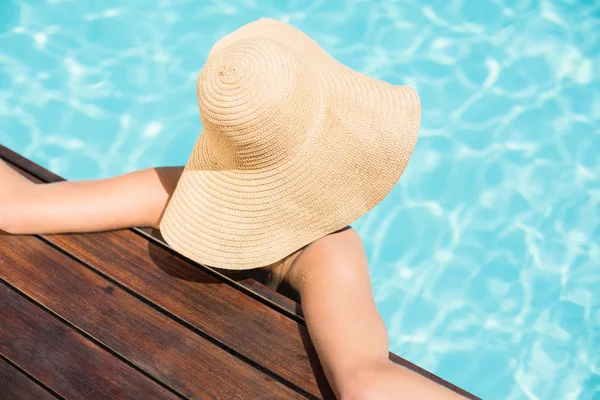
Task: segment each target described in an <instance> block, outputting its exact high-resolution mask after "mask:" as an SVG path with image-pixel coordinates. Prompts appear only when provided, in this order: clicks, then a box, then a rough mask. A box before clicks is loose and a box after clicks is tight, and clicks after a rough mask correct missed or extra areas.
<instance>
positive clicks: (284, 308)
mask: <svg viewBox="0 0 600 400" xmlns="http://www.w3.org/2000/svg"><path fill="white" fill-rule="evenodd" d="M0 157H4V158H5V159H7V160H8V161H9V162H11V163H13V164H14V165H16V166H18V167H20V168H21V169H24V168H26V169H27V170H28V171H29V172H33V173H35V175H37V176H39V177H40V178H41V180H43V181H47V182H50V181H59V180H63V179H62V178H60V177H59V176H57V175H55V174H53V173H52V172H50V171H47V170H46V169H44V168H42V167H40V166H38V165H37V164H35V163H33V162H31V161H29V160H27V159H25V158H23V157H21V156H19V155H18V154H16V153H14V152H12V151H10V150H9V149H6V148H3V147H2V146H1V145H0ZM24 173H25V174H26V175H29V176H31V175H30V174H28V172H24ZM40 178H37V177H33V179H34V180H38V181H39V180H40ZM130 232H137V233H138V234H140V235H143V236H144V237H146V238H147V239H148V240H149V241H151V242H152V243H155V244H157V245H158V246H159V247H160V248H162V249H165V250H166V251H167V252H168V254H171V255H173V257H174V259H176V260H178V263H181V262H183V263H187V266H182V265H180V266H178V267H177V268H184V269H188V268H189V266H190V265H192V266H197V267H198V268H200V269H203V270H207V271H208V272H209V273H212V274H213V275H214V276H217V277H218V278H220V279H222V280H223V281H224V282H228V283H230V284H231V283H232V280H234V284H233V285H232V287H234V288H236V289H240V287H241V288H242V289H243V290H245V291H246V292H247V293H248V292H249V293H252V294H254V295H255V296H254V297H255V298H260V299H263V300H265V299H266V300H267V303H266V304H269V303H270V305H271V306H272V308H273V309H275V310H278V311H280V312H282V313H284V314H285V315H287V316H288V317H290V318H291V319H292V320H293V321H295V322H297V323H298V325H297V328H296V329H298V331H297V333H295V334H292V340H290V338H289V337H288V338H285V339H281V340H282V341H285V343H287V345H288V346H287V347H291V348H292V350H293V349H294V348H296V349H297V345H298V344H299V343H300V341H298V340H297V337H298V336H299V337H300V339H301V342H302V345H303V346H304V348H305V351H306V358H305V359H300V361H299V363H300V364H304V367H302V365H300V366H299V368H298V367H295V369H296V370H295V371H294V374H292V375H294V376H298V377H301V379H299V381H300V384H299V387H301V388H302V389H304V390H307V391H308V392H310V393H313V394H315V393H318V392H319V391H320V393H321V395H323V396H325V397H326V398H329V397H330V396H333V394H332V392H331V388H330V387H329V384H328V383H327V381H326V379H325V376H324V374H323V372H322V368H321V365H320V363H319V362H318V358H317V357H316V353H315V352H314V348H313V346H312V342H311V341H310V338H309V335H308V332H307V331H306V328H305V325H306V324H305V321H304V316H303V314H302V308H301V306H300V304H298V303H297V302H296V301H294V300H292V299H289V298H286V297H284V296H282V295H281V294H280V293H277V292H275V291H273V290H272V289H271V288H268V287H266V286H264V285H262V284H261V283H260V282H257V281H256V280H254V279H251V278H247V277H246V276H245V274H244V273H245V272H246V271H230V272H225V273H222V271H224V270H218V269H216V270H215V269H212V268H210V267H207V266H203V265H199V264H196V263H194V262H192V261H190V260H188V259H186V258H185V257H183V256H181V255H179V254H178V253H176V252H174V251H173V250H171V249H170V248H169V247H168V245H167V244H166V243H165V242H164V240H162V238H161V237H160V235H157V234H156V233H154V234H153V233H152V232H147V231H146V232H144V231H143V230H141V229H133V230H123V231H118V232H105V233H101V234H97V235H106V236H102V238H104V237H109V235H110V237H111V240H117V238H116V237H114V236H112V235H115V234H117V235H121V236H122V237H121V239H120V241H121V247H122V250H123V251H125V250H126V248H127V247H128V246H127V243H130V242H133V241H135V238H134V237H133V236H132V235H131V234H130ZM124 235H129V236H124ZM90 236H91V235H89V234H86V235H52V236H47V237H46V238H47V239H48V240H50V241H52V242H53V243H54V244H56V245H57V246H59V247H62V248H64V249H65V250H66V251H74V252H75V253H76V254H77V256H78V257H81V258H82V260H84V261H85V262H86V263H89V264H90V265H92V266H93V267H94V268H97V269H98V270H99V271H102V272H103V273H108V274H109V275H110V274H111V273H112V271H108V270H105V267H106V266H107V265H106V262H103V253H101V252H95V251H94V250H93V249H89V248H88V246H89V244H90V243H89V242H88V239H89V238H90ZM77 240H79V243H76V242H75V241H77ZM101 240H103V239H101ZM96 241H98V239H96ZM123 246H124V247H125V248H123ZM152 249H153V247H152V245H150V244H149V245H148V253H150V252H151V251H153V250H152ZM85 250H89V251H88V252H87V253H86V254H81V252H82V251H85ZM136 256H137V257H138V261H140V262H141V263H142V264H141V265H146V266H147V265H152V264H153V260H151V259H152V258H153V257H150V256H149V254H141V258H139V257H140V254H137V255H136ZM161 258H162V259H163V261H164V260H165V257H161ZM168 260H169V257H168V256H166V261H168ZM136 265H139V264H136ZM191 273H192V275H193V274H194V273H193V272H191ZM240 275H241V276H240ZM144 276H146V275H144ZM130 278H131V277H129V278H128V279H130ZM136 279H139V278H136ZM144 279H145V278H144ZM155 279H156V281H155V283H158V284H160V283H164V284H166V285H167V286H169V285H170V282H169V281H167V282H165V281H164V279H167V280H168V279H169V278H168V277H165V276H160V277H155ZM171 280H172V279H171ZM134 282H136V283H138V284H139V283H144V282H143V279H142V282H140V281H139V280H134ZM238 284H239V285H238ZM124 285H125V286H127V283H124ZM236 285H237V286H236ZM151 286H152V285H151ZM211 286H213V285H211ZM132 290H139V288H138V289H135V288H132ZM148 290H150V288H146V292H148ZM165 290H172V288H165ZM167 293H170V292H167ZM154 294H156V293H154ZM144 296H147V294H146V295H144ZM190 296H191V297H190ZM194 296H195V297H198V293H197V292H196V291H191V292H190V291H188V293H187V294H186V296H185V298H184V299H187V300H190V301H191V302H193V301H194ZM202 296H204V293H202ZM217 297H218V296H217ZM146 298H148V299H149V300H150V301H154V302H156V301H157V300H156V299H155V297H153V296H152V293H151V294H150V297H146ZM282 298H283V299H284V300H282ZM181 299H182V298H181V297H180V298H178V299H170V300H175V301H176V302H178V301H180V300H181ZM158 302H160V301H158ZM171 305H173V303H171ZM175 306H176V309H171V308H170V306H169V305H166V306H165V304H162V307H165V309H166V310H169V311H170V312H173V314H176V315H180V314H178V312H179V311H178V310H177V308H181V307H183V309H185V308H186V307H190V305H182V304H177V303H175ZM184 319H185V318H184ZM186 321H187V322H189V323H190V324H192V325H193V326H195V327H196V328H198V329H202V328H201V326H198V324H197V323H195V322H194V321H193V320H189V319H188V320H186ZM271 332H273V331H271ZM288 332H289V331H288ZM263 335H264V333H263ZM248 337H249V338H254V337H255V336H254V335H249V336H248ZM267 343H269V340H267ZM271 343H273V342H271ZM275 343H278V342H275ZM271 347H272V346H269V351H272V348H271ZM275 350H277V349H275ZM238 351H239V350H238ZM241 351H242V354H244V353H243V349H242V350H241ZM296 351H297V350H296ZM262 352H264V349H263V351H262ZM259 354H261V353H260V352H259ZM267 355H268V353H267ZM247 356H248V357H251V355H248V354H247ZM277 357H279V358H277V360H281V359H282V358H281V357H286V355H285V354H280V355H278V356H277ZM288 357H289V356H288ZM389 358H390V360H392V361H394V362H396V363H398V364H400V365H403V366H404V367H406V368H409V369H411V370H413V371H415V372H417V373H419V374H421V375H423V376H425V377H427V378H429V379H431V380H433V381H435V382H437V383H438V384H440V385H443V386H445V387H447V388H449V389H451V390H453V391H455V392H457V393H459V394H461V395H463V396H465V397H466V398H470V399H477V397H476V396H474V395H472V394H470V393H468V392H466V391H465V390H463V389H461V388H459V387H457V386H455V385H453V384H452V383H450V382H448V381H446V380H444V379H442V378H440V377H439V376H437V375H435V374H432V373H431V372H429V371H427V370H424V369H422V368H420V367H419V366H417V365H415V364H413V363H411V362H410V361H408V360H405V359H403V358H401V357H399V356H398V355H396V354H394V353H392V352H389ZM283 359H285V358H283ZM287 360H288V361H287V363H286V364H282V365H281V366H280V367H281V368H278V367H277V366H273V364H270V365H271V366H270V368H273V371H274V372H276V373H278V374H281V376H283V377H285V378H286V379H290V378H291V382H293V383H294V384H298V380H293V377H290V376H289V374H286V371H287V370H290V365H293V363H291V360H294V358H287ZM295 362H296V363H297V362H298V361H297V360H296V361H295ZM302 368H304V372H302ZM311 369H312V373H311V372H310V370H311ZM299 371H300V374H299ZM306 374H308V376H306ZM311 374H312V375H311ZM311 376H314V378H311ZM305 379H308V380H305ZM302 383H304V385H303V384H302ZM317 387H318V389H317Z"/></svg>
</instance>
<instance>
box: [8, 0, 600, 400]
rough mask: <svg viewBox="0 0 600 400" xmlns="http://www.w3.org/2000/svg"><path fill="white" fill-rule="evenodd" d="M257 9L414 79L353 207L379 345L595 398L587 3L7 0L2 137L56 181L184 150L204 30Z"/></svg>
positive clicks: (341, 55)
mask: <svg viewBox="0 0 600 400" xmlns="http://www.w3.org/2000/svg"><path fill="white" fill-rule="evenodd" d="M125 4H126V5H125ZM262 16H265V17H272V18H279V19H282V20H284V21H288V22H289V23H291V24H293V25H295V26H297V27H298V28H300V29H302V30H304V31H305V32H307V33H308V34H310V35H311V36H312V37H313V38H315V39H316V40H317V41H318V42H319V43H321V45H322V46H323V47H324V48H325V49H327V50H328V51H329V52H330V53H331V54H332V55H333V56H334V57H336V58H337V59H339V60H340V61H342V62H343V63H345V64H347V65H349V66H351V67H352V68H355V69H357V70H359V71H362V72H364V73H366V74H369V75H371V76H373V77H377V78H380V79H385V80H387V81H389V82H391V83H394V84H408V85H410V86H413V87H414V88H416V89H417V91H418V92H419V94H420V96H421V100H422V105H423V116H422V128H421V131H420V138H419V141H418V143H417V146H416V149H415V152H414V155H413V157H412V160H411V162H410V163H409V166H408V168H407V170H406V172H405V174H404V176H403V177H402V178H401V180H400V182H399V183H398V184H397V185H396V187H395V188H394V190H393V191H392V193H391V194H390V195H389V196H388V197H387V198H386V199H385V200H384V201H383V202H382V203H380V204H379V205H378V206H377V207H375V208H374V209H373V210H371V211H370V212H369V213H368V214H366V215H365V216H364V217H362V218H360V219H359V220H357V221H356V222H355V223H353V224H352V225H353V226H354V227H355V228H356V229H357V230H358V231H359V233H360V234H361V236H362V238H363V239H364V242H365V245H366V249H367V252H368V257H369V262H370V266H371V277H372V280H373V287H374V292H375V295H376V301H377V304H378V307H379V309H380V311H381V313H382V316H383V318H384V321H385V324H386V326H387V328H388V329H389V332H390V346H391V350H392V351H394V352H395V353H397V354H399V355H401V356H403V357H405V358H407V359H409V360H410V361H412V362H414V363H416V364H418V365H420V366H421V367H423V368H426V369H428V370H430V371H432V372H433V373H435V374H438V375H440V376H442V377H443V378H445V379H447V380H449V381H451V382H453V383H454V384H456V385H459V386H461V387H463V388H465V389H467V390H469V391H471V392H473V393H474V394H476V395H478V396H481V397H483V398H485V399H599V398H600V157H599V154H600V128H599V125H600V124H599V119H600V72H599V71H600V2H598V1H595V0H570V1H569V0H562V1H561V0H551V1H550V0H544V1H537V0H536V1H534V0H493V1H492V0H489V1H488V0H450V1H448V0H446V1H441V0H440V1H434V0H430V1H417V0H405V1H391V0H390V1H365V0H362V1H359V0H344V1H340V0H338V1H270V2H269V1H263V0H213V1H210V2H209V1H206V2H203V1H191V0H138V1H131V0H129V1H127V2H124V1H120V0H103V1H82V0H77V1H69V0H46V1H41V0H31V1H26V0H3V1H2V2H1V3H0V144H3V145H5V146H8V147H10V148H12V149H14V150H16V151H17V152H19V153H21V154H23V155H25V156H27V157H29V158H31V159H33V160H34V161H36V162H38V163H40V164H42V165H43V166H45V167H48V168H50V169H51V170H53V171H54V172H56V173H58V174H61V175H63V176H64V177H66V178H68V179H85V178H100V177H108V176H112V175H116V174H121V173H124V172H127V171H132V170H135V169H139V168H144V167H150V166H158V165H167V164H169V165H170V164H175V165H183V164H185V162H186V160H187V157H188V155H189V153H190V151H191V148H192V145H193V143H194V142H195V140H196V138H197V135H198V133H199V132H200V129H201V125H200V120H199V116H198V109H197V103H196V97H195V90H194V89H195V88H194V83H195V79H196V76H197V74H198V71H199V70H200V68H201V67H202V65H203V63H204V62H205V60H206V56H207V54H208V51H209V49H210V47H211V45H212V44H213V43H214V42H215V41H216V40H217V39H218V38H220V37H221V36H223V35H224V34H226V33H228V32H230V31H232V30H234V29H235V28H237V27H238V26H240V25H242V24H244V23H246V22H249V21H251V20H254V19H257V18H259V17H262Z"/></svg>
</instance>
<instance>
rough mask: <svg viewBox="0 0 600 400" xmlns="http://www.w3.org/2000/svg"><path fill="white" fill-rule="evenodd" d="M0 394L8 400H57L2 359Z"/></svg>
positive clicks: (0, 360) (0, 359)
mask: <svg viewBox="0 0 600 400" xmlns="http://www.w3.org/2000/svg"><path fill="white" fill-rule="evenodd" d="M0 312H1V311H0ZM0 329H1V327H0ZM0 393H2V397H3V398H5V399H10V400H32V399H35V400H55V399H57V397H55V396H53V395H51V394H50V393H49V392H47V391H46V390H45V389H43V388H42V387H41V386H39V385H37V384H36V383H35V382H34V381H32V380H31V379H29V377H28V376H26V375H24V374H23V373H22V372H21V371H19V370H17V369H16V368H14V367H13V366H12V365H10V364H9V363H7V362H6V361H4V360H3V359H2V358H0Z"/></svg>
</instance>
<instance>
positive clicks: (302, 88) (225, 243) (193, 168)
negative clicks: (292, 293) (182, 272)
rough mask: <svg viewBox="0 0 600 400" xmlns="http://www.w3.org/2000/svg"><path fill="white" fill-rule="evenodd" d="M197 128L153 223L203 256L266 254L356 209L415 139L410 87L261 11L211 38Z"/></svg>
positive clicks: (346, 219)
mask: <svg viewBox="0 0 600 400" xmlns="http://www.w3.org/2000/svg"><path fill="white" fill-rule="evenodd" d="M196 90H197V94H198V102H199V106H200V116H201V120H202V125H203V131H202V133H201V134H200V137H199V138H198V141H197V143H196V145H195V147H194V149H193V152H192V154H191V156H190V159H189V161H188V163H187V165H186V166H185V169H184V172H183V175H182V176H181V179H180V181H179V183H178V185H177V188H176V190H175V192H174V194H173V197H172V198H171V200H170V201H169V204H168V206H167V209H166V211H165V214H164V216H163V219H162V221H161V224H160V229H161V232H162V235H163V236H164V238H165V240H166V241H167V243H169V245H171V246H172V247H173V248H174V249H175V250H177V251H179V252H180V253H182V254H183V255H185V256H187V257H189V258H191V259H192V260H195V261H197V262H199V263H201V264H205V265H208V266H212V267H216V268H225V269H231V270H243V269H251V268H258V267H263V266H266V265H268V264H272V263H274V262H276V261H279V260H281V259H283V258H284V257H286V256H287V255H289V254H291V253H293V252H295V251H296V250H298V249H300V248H302V247H304V246H305V245H307V244H309V243H312V242H313V241H315V240H317V239H319V238H321V237H323V236H325V235H327V234H329V233H332V232H335V231H337V230H339V229H341V228H343V227H345V226H347V225H348V224H349V223H351V222H353V221H354V220H356V219H358V218H359V217H361V216H362V215H364V214H365V213H366V212H367V211H369V210H370V209H371V208H373V207H374V206H375V205H377V204H378V203H379V202H380V201H381V200H382V199H383V198H384V197H385V196H386V195H387V194H388V193H389V192H390V191H391V190H392V188H393V187H394V185H395V184H396V182H397V181H398V179H399V178H400V175H401V174H402V172H403V171H404V169H405V167H406V164H407V162H408V159H409V157H410V155H411V153H412V151H413V148H414V146H415V143H416V140H417V133H418V130H419V123H420V118H421V106H420V102H419V97H418V95H417V93H416V92H415V91H414V90H413V89H411V88H409V87H406V86H394V85H391V84H389V83H387V82H383V81H380V80H376V79H373V78H370V77H368V76H366V75H364V74H361V73H359V72H356V71H354V70H352V69H350V68H348V67H346V66H344V65H343V64H341V63H340V62H338V61H337V60H335V59H334V58H333V57H331V56H330V55H329V54H327V53H326V52H325V51H324V50H323V49H322V48H321V47H320V46H319V45H318V44H317V43H316V42H315V41H313V40H312V39H311V38H309V37H308V36H307V35H306V34H304V33H303V32H302V31H300V30H298V29H296V28H294V27H292V26H290V25H288V24H285V23H283V22H281V21H277V20H272V19H266V18H261V19H260V20H257V21H253V22H251V23H248V24H246V25H244V26H242V27H241V28H239V29H237V30H236V31H234V32H232V33H230V34H229V35H227V36H225V37H223V38H222V39H221V40H219V41H218V42H217V43H216V44H215V45H214V46H213V48H212V49H211V51H210V53H209V55H208V60H207V62H206V64H205V65H204V66H203V68H202V70H201V71H200V74H199V76H198V81H197V87H196Z"/></svg>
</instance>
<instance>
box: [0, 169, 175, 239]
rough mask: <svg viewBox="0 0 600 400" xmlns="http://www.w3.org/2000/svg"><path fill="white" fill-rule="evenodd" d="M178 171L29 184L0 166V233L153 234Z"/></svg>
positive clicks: (142, 172) (147, 171) (18, 175)
mask: <svg viewBox="0 0 600 400" xmlns="http://www.w3.org/2000/svg"><path fill="white" fill-rule="evenodd" d="M182 172H183V167H161V168H149V169H144V170H140V171H135V172H131V173H127V174H124V175H120V176H116V177H113V178H108V179H99V180H85V181H66V182H56V183H47V184H32V183H30V182H29V181H28V180H27V178H25V177H23V176H21V175H20V174H18V173H17V172H15V171H13V170H12V168H11V167H9V166H8V164H6V163H4V162H2V161H0V229H2V230H4V231H6V232H8V233H12V234H49V233H65V232H94V231H104V230H111V229H118V228H128V227H133V226H139V227H142V226H151V227H155V228H157V227H158V225H159V222H160V220H161V218H162V215H163V212H164V210H165V208H166V205H167V203H168V201H169V199H170V197H171V195H172V194H173V191H174V190H175V187H176V186H177V182H178V180H179V177H180V176H181V173H182Z"/></svg>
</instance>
